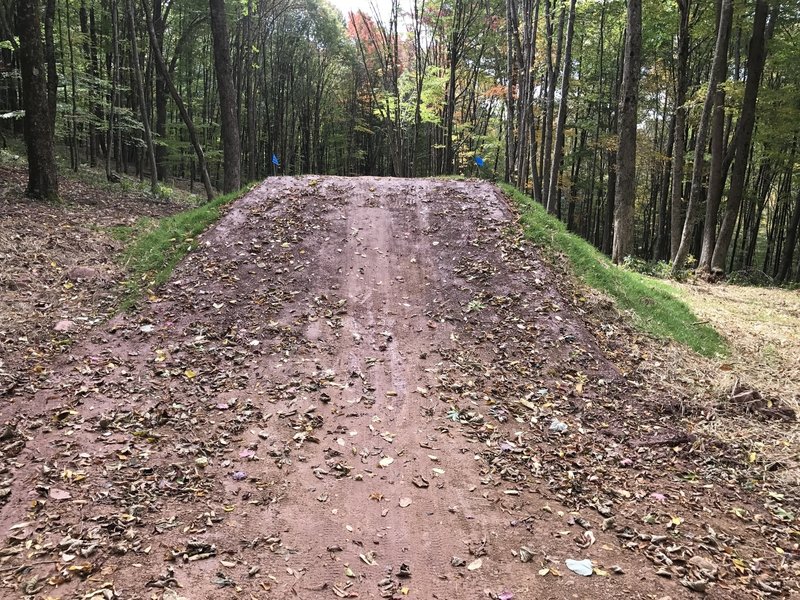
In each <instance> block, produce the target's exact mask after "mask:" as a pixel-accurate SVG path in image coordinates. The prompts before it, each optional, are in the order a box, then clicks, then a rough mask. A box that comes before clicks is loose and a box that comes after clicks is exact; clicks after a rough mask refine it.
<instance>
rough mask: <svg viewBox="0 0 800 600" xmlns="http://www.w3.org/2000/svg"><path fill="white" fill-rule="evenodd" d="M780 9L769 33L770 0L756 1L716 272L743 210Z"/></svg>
mask: <svg viewBox="0 0 800 600" xmlns="http://www.w3.org/2000/svg"><path fill="white" fill-rule="evenodd" d="M778 7H779V4H778V3H776V4H775V6H774V8H773V12H772V16H771V18H770V21H769V31H767V13H768V12H769V5H768V2H767V0H756V11H755V16H754V18H753V35H752V37H751V38H750V49H749V51H748V56H747V82H746V83H745V89H744V98H743V99H742V114H741V116H740V117H739V124H738V126H737V133H736V139H735V158H734V163H733V167H732V170H731V184H730V191H729V192H728V204H727V206H726V207H725V216H724V217H723V219H722V225H721V226H720V230H719V235H718V236H717V241H716V245H715V246H714V254H713V256H712V259H711V270H712V271H719V272H724V271H725V260H726V258H727V256H728V250H729V248H730V244H731V239H732V237H733V229H734V227H735V226H736V217H737V215H738V214H739V207H740V206H741V203H742V195H743V193H744V181H745V177H746V174H747V164H748V156H749V154H750V145H751V142H752V139H753V130H754V129H755V123H756V100H757V99H758V88H759V86H760V85H761V76H762V74H763V72H764V63H765V62H766V54H767V51H766V40H767V39H768V38H769V37H771V36H772V31H773V30H774V27H775V22H776V21H777V18H778Z"/></svg>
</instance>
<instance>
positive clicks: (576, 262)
mask: <svg viewBox="0 0 800 600" xmlns="http://www.w3.org/2000/svg"><path fill="white" fill-rule="evenodd" d="M500 187H501V189H502V190H503V191H504V192H505V193H506V194H507V195H508V196H509V197H510V198H512V199H513V200H514V202H515V203H516V204H517V206H518V207H519V209H520V211H521V213H522V224H523V227H524V230H525V234H526V236H527V237H528V238H529V239H531V240H533V241H534V242H536V243H538V244H541V245H543V246H546V247H548V248H550V249H552V251H554V252H557V253H559V254H563V255H565V256H566V257H567V258H568V259H569V263H570V265H571V269H572V271H573V273H574V274H575V275H576V276H577V277H578V278H579V279H580V280H582V281H583V282H584V283H585V284H587V285H589V286H590V287H593V288H595V289H597V290H600V291H601V292H603V293H605V294H607V295H609V296H611V297H612V298H613V299H614V300H615V301H616V303H617V306H618V307H619V308H620V309H622V310H626V311H629V312H631V313H632V314H633V316H634V322H635V324H636V326H637V327H638V328H639V329H641V330H642V331H645V332H647V333H649V334H651V335H653V336H655V337H657V338H660V339H674V340H676V341H678V342H680V343H682V344H685V345H687V346H689V347H690V348H691V349H692V350H694V351H695V352H698V353H699V354H702V355H703V356H714V355H718V354H725V353H726V352H727V347H726V344H725V341H724V340H723V338H722V336H720V335H719V333H717V331H716V330H715V329H714V328H713V327H710V326H708V325H706V324H703V323H701V322H700V321H699V319H698V318H697V316H696V315H695V314H694V313H693V312H692V310H691V309H690V308H689V306H688V305H687V304H686V303H685V302H684V301H683V300H681V298H680V297H679V292H678V290H676V289H675V288H674V287H673V286H672V285H670V284H669V283H668V282H665V281H660V280H657V279H653V278H651V277H646V276H644V275H640V274H638V273H634V272H632V271H628V270H626V269H623V268H620V267H618V266H616V265H614V264H612V263H611V261H610V260H609V259H608V258H607V257H606V256H605V255H604V254H602V253H600V252H598V251H597V250H596V249H595V248H594V247H593V246H592V245H591V244H589V243H588V242H586V241H585V240H584V239H582V238H581V237H579V236H577V235H574V234H572V233H570V232H569V231H567V228H566V226H565V225H564V224H563V223H562V222H561V221H559V220H558V219H556V218H554V217H552V216H551V215H549V214H548V213H547V211H546V210H545V209H544V207H543V206H541V205H540V204H539V203H537V202H535V201H534V200H533V199H532V198H530V197H529V196H526V195H525V194H523V193H521V192H520V191H518V190H516V189H514V188H513V187H511V186H509V185H506V184H500Z"/></svg>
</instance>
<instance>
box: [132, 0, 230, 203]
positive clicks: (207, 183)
mask: <svg viewBox="0 0 800 600" xmlns="http://www.w3.org/2000/svg"><path fill="white" fill-rule="evenodd" d="M128 1H129V2H130V0H128ZM142 4H143V5H144V10H145V22H146V23H147V33H148V35H149V36H150V46H151V48H152V51H153V58H154V59H155V63H156V68H157V69H158V70H159V71H160V72H161V76H162V77H163V78H164V82H165V83H166V84H167V88H168V89H169V92H170V94H171V95H172V100H173V101H174V102H175V105H176V106H177V107H178V112H180V115H181V119H182V120H183V122H184V124H185V125H186V129H187V131H188V132H189V140H190V141H191V143H192V146H193V147H194V151H195V154H196V155H197V166H198V168H199V169H200V177H201V178H202V180H203V187H204V188H205V190H206V197H207V198H208V199H209V200H211V199H212V198H214V188H212V187H211V179H210V178H209V176H208V168H207V166H206V156H205V153H204V152H203V147H202V146H201V145H200V141H199V139H198V137H197V130H196V129H195V127H194V122H193V121H192V117H191V116H190V115H189V112H188V111H187V110H186V106H185V105H184V103H183V99H182V98H181V95H180V94H179V93H178V88H176V87H175V84H174V82H173V81H172V77H170V74H169V71H168V70H167V64H166V63H165V62H164V57H163V56H162V55H161V52H160V51H159V49H158V46H157V44H156V32H155V29H154V28H153V19H152V18H151V17H150V7H149V6H148V4H147V0H142Z"/></svg>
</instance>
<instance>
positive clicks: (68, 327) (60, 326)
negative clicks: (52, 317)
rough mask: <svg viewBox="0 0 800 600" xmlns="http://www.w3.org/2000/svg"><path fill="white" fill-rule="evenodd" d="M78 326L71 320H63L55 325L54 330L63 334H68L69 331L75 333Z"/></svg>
mask: <svg viewBox="0 0 800 600" xmlns="http://www.w3.org/2000/svg"><path fill="white" fill-rule="evenodd" d="M77 326H78V325H77V324H76V323H75V321H70V320H69V319H62V320H61V321H59V322H58V323H56V324H55V326H54V327H53V329H55V330H56V331H59V332H61V333H67V332H69V331H73V330H74V329H75V328H76V327H77Z"/></svg>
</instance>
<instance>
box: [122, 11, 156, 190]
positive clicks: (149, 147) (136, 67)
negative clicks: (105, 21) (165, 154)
mask: <svg viewBox="0 0 800 600" xmlns="http://www.w3.org/2000/svg"><path fill="white" fill-rule="evenodd" d="M127 8H128V33H129V34H130V42H131V62H132V68H131V70H132V71H133V80H134V83H135V85H136V93H137V94H138V101H139V114H140V115H141V117H142V126H143V127H144V142H145V146H146V148H145V150H146V152H147V158H148V159H149V162H150V192H151V193H152V194H153V195H154V196H155V195H156V194H157V193H158V170H157V168H156V154H155V151H154V149H153V134H152V132H151V131H150V117H149V116H148V114H147V102H146V100H145V94H144V82H143V80H142V67H141V65H140V64H139V46H138V42H137V40H136V12H135V9H134V7H133V0H127Z"/></svg>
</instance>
